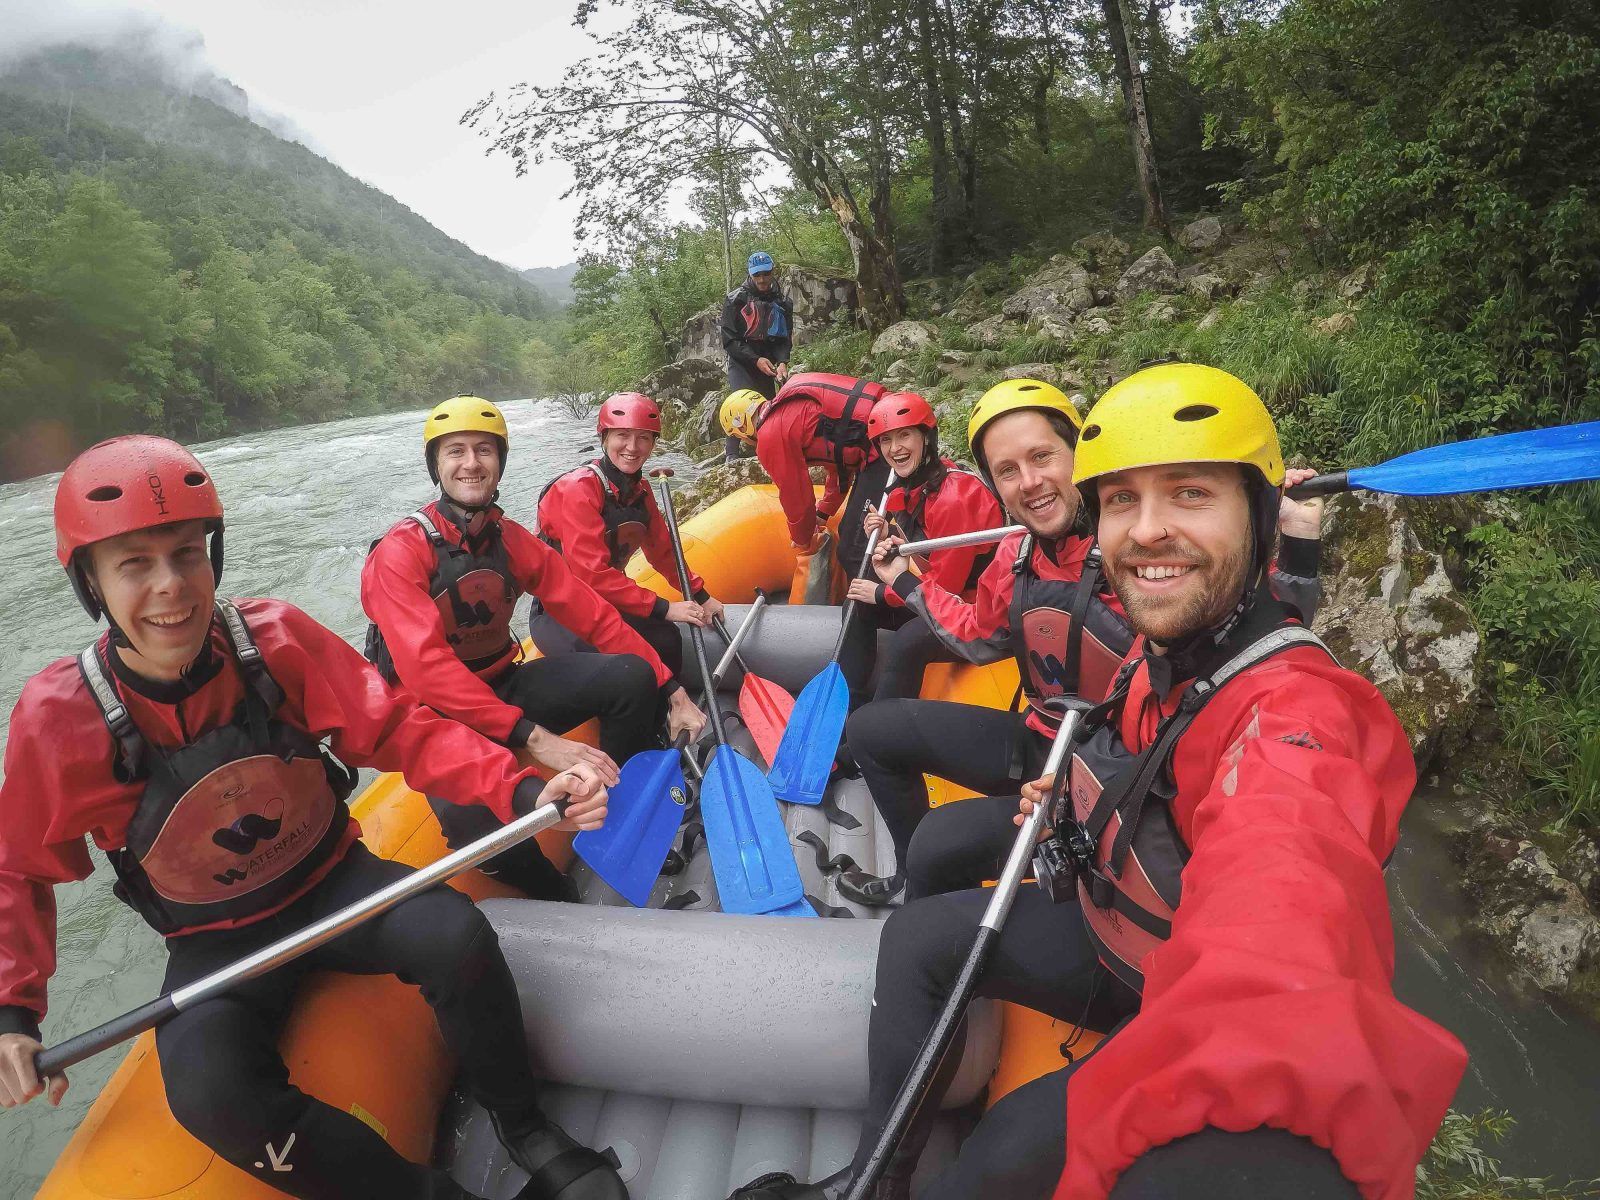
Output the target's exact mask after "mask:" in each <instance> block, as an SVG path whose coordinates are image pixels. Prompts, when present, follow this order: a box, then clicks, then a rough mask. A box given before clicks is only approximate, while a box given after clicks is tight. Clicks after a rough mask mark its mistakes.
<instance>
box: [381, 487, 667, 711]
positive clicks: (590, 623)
mask: <svg viewBox="0 0 1600 1200" xmlns="http://www.w3.org/2000/svg"><path fill="white" fill-rule="evenodd" d="M424 511H426V512H427V513H428V515H429V516H430V517H432V518H433V523H434V524H435V525H436V526H437V527H438V529H439V532H440V534H442V535H443V536H444V537H445V539H446V540H448V541H450V542H451V543H453V544H455V545H460V544H461V531H460V529H458V528H457V527H456V525H455V523H454V522H453V521H451V520H450V519H449V518H448V517H446V516H444V515H443V514H441V513H440V512H439V508H438V505H437V504H436V503H435V504H430V505H428V506H427V508H426V509H425V510H424ZM496 511H497V512H498V510H496ZM499 520H500V534H501V537H502V539H503V540H504V544H505V548H506V555H507V556H508V557H509V559H510V561H511V570H512V573H513V574H514V575H515V576H516V579H517V583H518V585H519V586H520V587H521V588H522V590H523V591H525V592H527V593H528V594H529V595H533V596H537V597H538V598H539V603H541V604H543V605H544V607H545V609H546V610H547V611H548V612H549V613H550V615H551V616H552V617H554V618H555V619H556V620H557V621H558V622H560V623H561V624H562V625H564V626H565V627H566V628H568V629H570V630H571V631H572V632H573V633H575V634H577V635H578V636H579V637H581V638H583V640H584V641H586V642H588V643H589V644H590V645H591V646H594V647H595V648H597V649H599V650H602V651H605V652H606V653H608V654H636V655H638V656H639V657H640V658H642V659H644V660H645V662H647V663H649V664H650V667H651V669H652V670H654V671H655V673H656V683H657V684H659V685H665V684H667V683H668V682H669V681H670V680H671V676H670V675H669V674H668V673H667V668H666V667H665V666H663V665H662V662H661V659H660V657H659V656H658V655H657V654H656V652H655V651H654V650H652V649H651V648H650V645H649V643H648V642H646V641H645V640H644V639H643V638H642V637H640V636H639V635H638V634H637V633H635V632H634V631H633V630H632V629H630V628H628V626H626V625H624V624H623V622H622V618H621V617H620V616H618V615H617V610H616V609H614V608H612V607H611V605H609V604H607V603H606V602H605V601H604V600H602V599H601V598H600V597H599V596H597V595H595V593H594V591H593V590H592V589H591V588H590V587H589V586H588V584H586V583H584V582H583V580H581V579H579V578H578V577H577V576H576V575H574V574H573V572H572V569H571V568H570V567H568V566H567V564H566V563H565V562H563V561H562V559H561V556H560V555H559V554H557V553H556V552H555V551H554V550H552V549H550V547H549V546H546V545H545V544H544V543H543V542H541V541H540V540H539V539H538V538H536V537H535V536H534V535H533V534H532V533H530V532H528V530H527V529H525V528H523V527H522V526H521V525H519V524H517V523H516V522H515V521H513V520H510V519H509V518H507V517H504V516H501V517H500V518H499ZM433 568H434V552H433V545H432V543H430V542H429V541H428V535H427V534H426V533H425V532H423V530H422V528H421V527H420V526H419V525H418V524H417V523H416V522H415V521H411V520H405V521H401V522H400V523H399V524H397V525H396V526H395V527H394V528H393V529H391V530H389V532H388V533H386V534H384V536H383V537H382V538H381V539H379V541H378V544H377V545H376V546H374V547H373V548H372V553H371V554H369V555H367V561H366V565H365V566H363V567H362V568H361V607H362V608H364V609H365V610H366V612H367V616H368V617H369V618H371V620H372V621H373V622H375V623H376V624H377V626H378V628H379V629H380V630H382V631H383V638H384V641H385V642H386V643H387V645H388V647H389V654H390V656H391V657H392V658H393V659H394V669H395V673H396V674H397V675H399V677H400V682H401V683H402V684H404V685H405V687H406V688H407V690H409V691H410V692H411V693H412V694H413V695H414V696H416V698H417V699H418V700H419V701H421V702H422V703H423V704H426V705H428V706H429V707H430V708H435V709H438V710H439V711H440V712H442V713H444V714H445V715H446V716H448V717H452V718H454V719H455V720H457V721H460V722H461V723H462V724H464V725H468V726H470V727H471V728H473V729H476V730H477V731H478V732H479V733H481V734H483V735H484V736H485V737H491V738H494V739H495V740H496V741H499V742H505V741H506V740H507V739H509V738H510V737H511V731H512V729H513V728H515V726H516V724H517V722H518V721H521V720H522V719H523V713H522V710H521V709H520V708H518V707H517V706H516V705H514V704H507V703H506V702H505V701H504V700H502V699H500V697H499V696H496V695H495V694H494V691H493V689H492V688H490V686H489V684H488V683H486V682H484V681H483V680H482V679H479V678H478V677H477V676H476V675H474V674H473V673H472V671H471V670H469V669H468V667H467V665H466V664H465V663H463V662H462V661H461V660H460V659H459V658H457V657H456V655H455V652H454V651H453V650H451V649H450V645H449V643H448V642H446V641H445V639H444V624H443V622H442V620H441V619H440V616H439V609H438V608H437V606H435V604H434V602H433V598H432V597H431V596H430V595H429V594H428V582H429V580H430V579H431V578H432V576H433Z"/></svg>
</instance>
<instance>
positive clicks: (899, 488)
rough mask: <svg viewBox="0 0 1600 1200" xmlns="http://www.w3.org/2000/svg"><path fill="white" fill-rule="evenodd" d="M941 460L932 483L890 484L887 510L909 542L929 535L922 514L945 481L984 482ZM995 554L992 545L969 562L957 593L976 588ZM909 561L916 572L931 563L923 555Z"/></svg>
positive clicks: (901, 482) (974, 474) (964, 470)
mask: <svg viewBox="0 0 1600 1200" xmlns="http://www.w3.org/2000/svg"><path fill="white" fill-rule="evenodd" d="M941 461H942V463H943V465H944V470H943V471H941V472H940V473H939V475H938V477H937V478H936V479H934V480H933V481H932V482H929V483H920V484H914V485H912V486H909V487H908V486H907V485H906V483H905V481H903V480H895V481H893V482H892V483H891V486H890V492H889V505H888V511H889V512H892V513H894V514H895V524H896V525H898V526H899V527H900V531H901V532H902V533H904V534H905V538H906V541H908V542H920V541H923V540H924V539H926V538H928V537H929V536H930V535H929V533H928V525H927V521H926V520H925V519H924V514H925V513H926V512H927V510H928V503H929V501H931V500H932V499H933V498H934V497H935V496H936V495H938V494H939V490H940V489H941V488H942V487H944V484H945V480H947V479H948V478H949V477H950V476H951V475H952V474H961V475H967V476H971V478H973V479H974V480H977V482H979V483H983V480H982V479H981V478H980V477H979V476H978V475H977V474H976V473H975V472H973V471H969V470H967V469H966V468H965V467H962V466H959V465H957V464H956V463H954V462H952V461H951V460H950V459H948V458H946V459H942V460H941ZM983 486H984V487H985V488H987V487H988V486H989V485H988V484H983ZM994 553H995V552H994V547H992V546H991V547H989V548H987V549H985V550H984V551H983V552H982V553H980V554H978V555H977V556H976V557H975V558H974V559H973V560H972V570H971V571H970V572H968V574H967V578H966V580H965V582H963V583H962V585H961V589H960V590H961V592H962V594H963V595H965V594H966V593H968V592H970V591H971V590H972V589H973V588H975V587H977V586H978V578H979V576H981V575H982V574H983V572H984V570H985V568H987V567H988V565H989V564H990V563H991V562H993V561H994ZM911 561H912V562H914V563H916V565H917V570H918V571H920V572H926V571H927V570H928V567H929V564H930V561H931V560H930V559H929V557H928V556H927V555H926V554H917V555H913V556H912V560H911Z"/></svg>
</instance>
